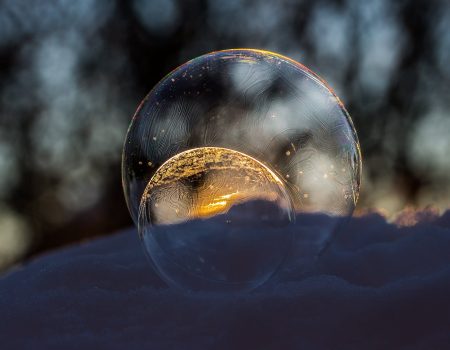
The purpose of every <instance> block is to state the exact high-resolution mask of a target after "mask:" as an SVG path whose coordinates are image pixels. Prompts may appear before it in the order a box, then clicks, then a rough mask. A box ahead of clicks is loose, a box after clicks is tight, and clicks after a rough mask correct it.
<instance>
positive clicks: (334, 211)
mask: <svg viewBox="0 0 450 350" xmlns="http://www.w3.org/2000/svg"><path fill="white" fill-rule="evenodd" d="M360 170H361V160H360V150H359V143H358V139H357V136H356V132H355V129H354V127H353V124H352V121H351V119H350V116H349V115H348V113H347V111H346V110H345V108H344V106H343V105H342V103H341V102H340V100H339V99H338V98H337V96H336V95H335V94H334V93H333V92H332V91H331V90H330V89H329V88H328V87H327V85H326V84H325V83H324V82H323V80H321V79H320V78H319V77H317V76H316V75H315V74H314V73H312V72H311V71H310V70H308V69H307V68H306V67H304V66H302V65H301V64H299V63H297V62H295V61H293V60H291V59H289V58H286V57H283V56H280V55H278V54H275V53H271V52H265V51H258V50H247V49H239V50H226V51H219V52H214V53H210V54H207V55H204V56H201V57H198V58H196V59H194V60H192V61H189V62H187V63H186V64H184V65H182V66H180V67H179V68H177V69H175V70H174V71H173V72H171V73H170V74H169V75H167V76H166V77H165V78H164V79H163V80H162V81H161V82H159V83H158V84H157V85H156V86H155V87H154V88H153V90H152V91H151V92H150V93H149V94H148V96H147V97H146V98H145V99H144V101H143V102H142V103H141V104H140V106H139V108H138V110H137V112H136V114H135V116H134V117H133V120H132V122H131V125H130V128H129V130H128V134H127V137H126V140H125V145H124V152H123V161H122V179H123V187H124V192H125V198H126V201H127V205H128V207H129V209H130V212H131V215H132V217H133V220H134V221H135V223H137V224H138V229H139V234H140V237H141V239H142V241H143V243H144V247H145V250H146V252H147V253H148V255H149V257H150V260H151V262H152V264H153V266H154V267H155V269H156V270H157V271H158V272H159V274H160V275H161V277H162V278H163V279H164V280H166V281H167V282H168V283H169V284H171V285H174V286H177V287H181V288H183V289H188V290H210V291H211V290H212V291H241V290H249V289H252V288H255V287H257V286H259V285H261V284H263V283H264V282H266V281H267V280H268V279H269V278H270V277H271V276H273V275H274V274H275V273H276V272H277V270H279V269H280V267H281V266H282V264H283V262H284V261H285V260H286V257H287V255H288V253H290V261H291V262H292V261H294V262H295V264H294V265H293V266H295V267H292V266H290V267H289V268H290V269H291V270H292V269H294V270H296V271H297V272H298V273H301V272H302V271H304V270H306V269H307V268H308V267H309V266H310V265H311V264H312V263H313V262H314V260H315V258H316V257H317V256H318V255H319V254H320V252H321V251H322V250H323V249H324V247H325V246H326V245H327V243H328V242H329V241H330V239H331V237H332V234H333V233H334V232H335V230H336V228H337V227H338V226H339V224H340V223H341V222H342V221H343V220H344V219H345V218H347V217H348V216H349V215H351V213H352V212H353V209H354V207H355V204H356V201H357V198H358V193H359V185H360Z"/></svg>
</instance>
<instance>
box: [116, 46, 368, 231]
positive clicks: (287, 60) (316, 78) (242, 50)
mask: <svg viewBox="0 0 450 350" xmlns="http://www.w3.org/2000/svg"><path fill="white" fill-rule="evenodd" d="M237 53H238V54H242V55H244V54H247V53H253V54H258V55H259V56H260V57H265V56H271V57H273V58H277V59H280V60H282V61H283V62H285V63H288V64H290V65H293V66H294V67H296V68H300V69H302V70H303V71H305V72H306V73H307V74H308V75H309V76H310V78H311V79H312V80H314V81H315V82H316V83H318V84H319V85H321V86H322V87H323V88H325V89H326V90H328V91H329V92H330V93H331V95H332V96H333V97H334V98H335V99H336V102H337V103H338V105H339V107H340V108H341V110H342V111H343V113H344V115H345V118H346V120H347V122H348V124H349V127H350V129H351V132H352V134H353V137H354V142H355V148H356V149H357V153H358V154H357V158H358V159H357V163H358V164H357V174H356V176H357V179H356V180H357V183H358V188H357V189H356V191H355V190H354V191H353V192H354V193H353V197H354V206H355V207H356V203H357V201H358V198H359V193H360V188H361V181H362V154H361V146H360V143H359V138H358V135H357V132H356V128H355V126H354V123H353V120H352V118H351V116H350V114H349V113H348V111H347V109H346V108H345V106H344V104H343V102H342V101H341V99H340V98H339V97H338V96H337V95H336V93H335V92H334V90H333V88H331V86H329V84H328V83H327V82H326V81H325V80H324V79H322V78H321V77H320V76H319V75H317V74H316V73H315V72H313V71H312V70H311V69H309V68H308V67H307V66H305V65H304V64H302V63H300V62H298V61H296V60H294V59H292V58H289V57H287V56H284V55H281V54H279V53H276V52H272V51H268V50H263V49H253V48H233V49H224V50H217V51H212V52H209V53H205V54H202V55H200V56H197V57H195V58H193V59H191V60H189V61H187V62H185V63H183V64H181V65H179V66H177V67H176V68H174V69H173V70H171V71H170V72H169V73H168V74H166V75H165V76H164V77H163V78H162V79H160V80H159V81H158V83H157V84H155V85H154V87H153V88H152V89H151V90H150V91H149V93H148V94H147V95H146V96H145V97H144V98H143V99H142V101H141V102H140V104H139V106H138V108H137V109H136V111H135V113H134V114H133V117H132V118H131V121H130V125H129V127H128V129H127V132H126V135H125V140H124V145H123V148H122V166H121V168H122V188H123V191H124V196H125V202H126V204H127V208H128V211H129V212H130V215H131V217H132V219H133V222H134V223H135V225H137V224H138V218H137V217H135V215H134V213H133V210H132V205H131V203H130V200H129V197H130V196H129V189H128V188H127V186H126V180H127V179H126V171H125V161H126V159H125V155H126V153H127V152H126V147H127V141H129V140H128V138H129V134H130V132H131V130H132V128H133V125H135V120H136V118H137V117H138V115H139V113H140V111H141V110H142V108H143V106H144V105H145V104H146V102H147V101H148V99H149V98H150V97H151V96H152V95H153V93H154V92H155V91H156V89H157V88H158V87H159V86H160V84H162V83H164V82H165V81H166V80H167V79H169V77H170V76H172V75H173V74H174V73H176V72H177V71H180V70H182V69H183V68H184V67H186V66H187V65H189V64H191V63H193V62H195V61H198V60H200V59H206V58H208V57H212V56H214V55H217V54H237ZM263 165H264V166H265V167H267V166H266V165H265V164H263ZM144 193H145V189H144V192H143V194H144Z"/></svg>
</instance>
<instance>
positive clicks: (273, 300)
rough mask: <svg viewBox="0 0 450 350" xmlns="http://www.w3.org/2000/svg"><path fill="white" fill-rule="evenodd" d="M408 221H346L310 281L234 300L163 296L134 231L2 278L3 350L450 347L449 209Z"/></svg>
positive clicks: (283, 282) (285, 277) (289, 278)
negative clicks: (410, 223) (411, 223)
mask: <svg viewBox="0 0 450 350" xmlns="http://www.w3.org/2000/svg"><path fill="white" fill-rule="evenodd" d="M411 215H412V214H411ZM415 220H416V221H417V220H419V222H418V223H417V224H416V225H415V226H412V227H401V228H399V227H396V226H394V225H391V224H388V223H386V221H385V220H384V219H383V218H382V217H381V216H379V215H377V214H370V215H366V216H364V217H361V218H357V219H353V220H352V221H351V222H350V224H349V225H348V226H347V227H346V230H345V232H341V233H340V234H339V235H338V236H337V237H336V239H335V240H334V241H333V243H332V245H331V247H330V249H329V250H328V251H327V252H326V253H325V254H324V255H323V256H322V257H321V258H320V259H319V261H318V263H317V265H316V266H315V268H314V270H313V271H310V273H309V274H308V275H306V276H305V275H303V276H302V277H301V278H300V277H299V275H298V274H297V273H296V272H295V271H296V269H295V268H292V267H293V265H292V264H295V262H293V261H291V262H289V263H288V265H290V266H286V268H285V270H283V271H282V273H281V274H280V276H281V277H280V278H279V280H278V281H277V282H272V283H269V284H266V285H264V286H263V287H261V288H259V289H258V290H255V291H253V292H251V293H246V294H239V295H217V294H215V295H212V294H205V293H192V294H184V293H182V292H180V291H178V290H174V289H172V288H168V287H167V286H166V285H165V283H164V282H162V281H161V280H160V278H159V277H158V276H157V275H156V274H155V273H154V272H153V271H152V270H151V268H150V265H149V264H148V262H147V261H146V258H145V256H144V253H143V250H142V248H141V246H140V242H139V240H138V237H137V234H136V232H135V230H128V231H124V232H122V233H119V234H117V235H114V236H111V237H108V238H103V239H99V240H96V241H92V242H89V243H85V244H82V245H79V246H75V247H71V248H69V249H64V250H60V251H57V252H55V253H52V254H49V255H47V256H42V257H40V258H38V259H36V260H35V261H33V262H31V263H29V264H28V265H27V266H24V267H23V268H21V269H20V270H17V271H15V272H13V273H10V274H9V275H7V276H4V277H3V278H2V279H0V315H1V321H0V344H1V345H0V346H1V348H2V349H105V348H106V349H142V348H145V349H308V350H310V349H346V350H348V349H359V350H360V349H364V350H367V349H448V348H449V344H450V211H448V212H447V213H445V214H444V215H443V216H441V217H434V218H431V219H430V218H428V217H427V216H426V215H421V213H418V214H417V215H416V218H415Z"/></svg>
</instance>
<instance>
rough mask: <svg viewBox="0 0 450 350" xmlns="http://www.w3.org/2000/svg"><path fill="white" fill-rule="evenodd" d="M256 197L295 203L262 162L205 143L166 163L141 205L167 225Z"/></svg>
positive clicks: (156, 220)
mask: <svg viewBox="0 0 450 350" xmlns="http://www.w3.org/2000/svg"><path fill="white" fill-rule="evenodd" d="M252 200H268V201H271V202H276V201H280V205H282V206H283V207H287V206H290V204H289V199H288V194H287V192H286V190H285V189H284V185H283V182H282V181H281V180H280V179H279V178H278V176H277V175H276V174H275V173H274V172H272V171H271V170H270V169H268V168H267V167H266V166H264V165H263V164H262V163H260V162H258V161H257V160H255V159H253V158H251V157H249V156H246V155H244V154H242V153H240V152H236V151H232V150H228V149H225V148H218V147H203V148H196V149H192V150H188V151H185V152H182V153H180V154H178V155H176V156H174V157H172V158H170V159H169V160H168V161H167V162H166V163H164V164H163V165H162V166H161V167H160V168H159V169H158V171H157V172H156V173H155V175H153V177H152V179H151V180H150V182H149V184H148V185H147V188H146V190H145V192H144V195H143V201H144V202H143V203H141V205H144V206H147V210H150V211H152V212H151V213H149V217H151V224H152V225H156V224H165V225H167V224H174V223H179V222H183V221H188V220H190V219H195V218H206V217H209V216H213V215H217V214H223V213H226V212H227V211H228V210H229V209H230V208H231V207H232V206H233V205H236V204H239V203H243V202H247V201H252ZM146 201H149V202H150V203H148V204H147V203H146ZM156 204H158V205H157V206H155V205H156ZM152 206H153V208H152ZM156 208H157V209H156Z"/></svg>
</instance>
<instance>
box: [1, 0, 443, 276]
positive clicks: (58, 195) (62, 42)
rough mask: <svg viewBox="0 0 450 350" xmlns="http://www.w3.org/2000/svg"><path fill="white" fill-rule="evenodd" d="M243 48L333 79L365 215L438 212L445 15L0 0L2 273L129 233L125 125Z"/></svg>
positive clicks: (393, 5)
mask: <svg viewBox="0 0 450 350" xmlns="http://www.w3.org/2000/svg"><path fill="white" fill-rule="evenodd" d="M233 47H252V48H260V49H266V50H271V51H276V52H279V53H281V54H284V55H287V56H290V57H291V58H293V59H295V60H298V61H300V62H302V63H303V64H305V65H307V66H308V67H310V68H311V69H312V70H313V71H315V72H317V73H318V74H319V75H320V76H322V77H323V78H324V79H326V80H327V81H328V82H329V84H330V85H331V86H332V87H333V88H334V90H335V91H336V93H337V95H338V96H340V97H341V99H342V100H343V102H344V104H345V105H346V107H347V109H348V110H349V112H350V114H351V115H352V117H353V120H354V122H355V126H356V128H357V131H358V134H359V137H360V141H361V146H362V152H363V168H364V178H363V185H362V191H363V192H362V196H361V200H360V203H359V205H360V207H377V208H384V209H386V210H388V211H390V212H396V211H398V210H400V209H402V208H404V207H405V206H407V205H411V206H426V205H429V204H433V205H435V206H438V207H440V208H444V207H447V206H448V204H449V195H450V175H449V172H450V161H449V156H448V154H450V138H449V133H450V116H449V111H450V99H449V96H450V84H449V82H450V64H449V63H450V3H449V2H448V1H447V0H442V1H432V0H413V1H390V0H369V1H359V0H328V1H324V0H322V1H300V0H298V1H295V0H282V1H243V0H228V1H221V0H203V1H193V0H188V1H185V0H149V1H144V0H135V1H119V0H116V1H112V0H99V1H95V0H80V1H69V0H42V1H35V2H30V1H25V0H3V1H1V2H0V206H1V207H0V270H1V269H4V268H6V267H8V266H10V265H11V264H12V263H14V262H15V261H18V260H20V259H22V258H26V257H30V256H31V255H33V254H36V253H39V252H42V251H44V250H47V249H52V248H55V247H58V246H61V245H64V244H68V243H70V242H74V241H79V240H83V239H86V238H88V237H92V236H96V235H102V234H107V233H109V232H112V231H115V230H116V229H118V228H120V227H123V226H127V225H131V219H130V217H129V214H128V212H127V209H126V207H125V202H124V199H123V194H122V187H121V180H120V160H121V147H122V142H123V139H124V136H125V133H126V128H127V125H128V123H129V121H130V118H131V116H132V114H133V113H134V110H135V109H136V107H137V105H138V104H139V102H140V100H141V99H142V98H143V97H144V96H145V95H146V93H147V92H148V91H149V90H150V89H151V88H152V87H153V86H154V85H155V84H156V83H157V82H158V80H159V79H161V78H162V77H163V76H164V75H165V74H167V73H168V72H169V71H170V70H172V69H173V68H175V67H176V66H178V65H180V64H182V63H183V62H185V61H186V60H188V59H191V58H193V57H196V56H198V55H200V54H203V53H206V52H209V51H213V50H219V49H225V48H233Z"/></svg>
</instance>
